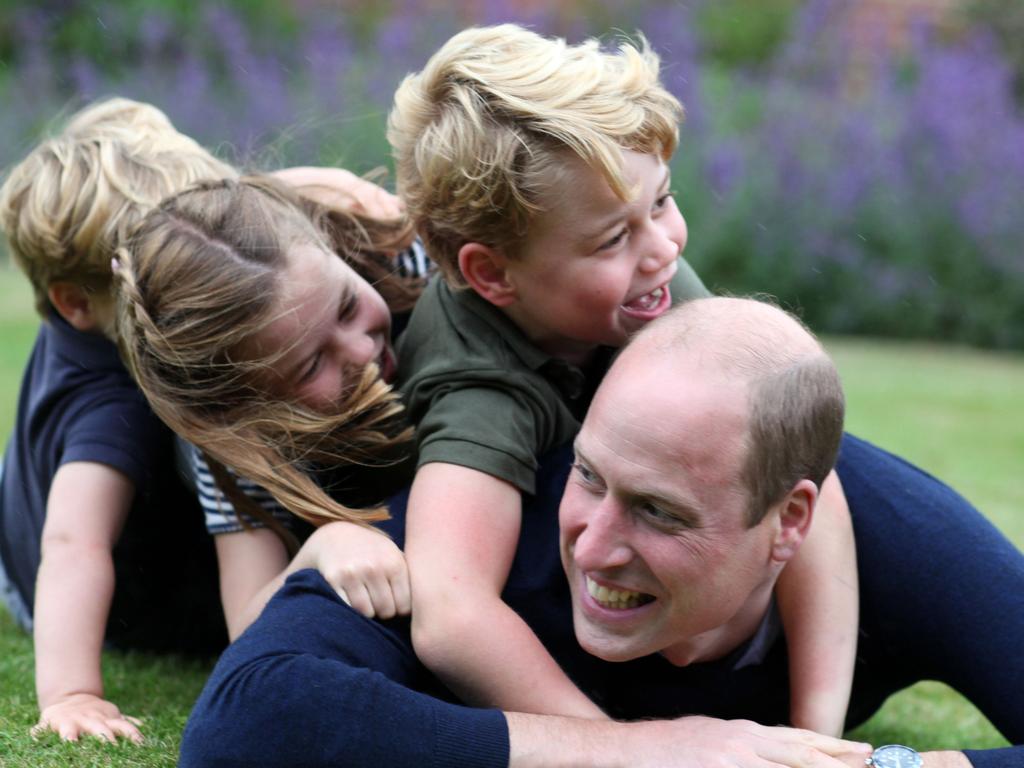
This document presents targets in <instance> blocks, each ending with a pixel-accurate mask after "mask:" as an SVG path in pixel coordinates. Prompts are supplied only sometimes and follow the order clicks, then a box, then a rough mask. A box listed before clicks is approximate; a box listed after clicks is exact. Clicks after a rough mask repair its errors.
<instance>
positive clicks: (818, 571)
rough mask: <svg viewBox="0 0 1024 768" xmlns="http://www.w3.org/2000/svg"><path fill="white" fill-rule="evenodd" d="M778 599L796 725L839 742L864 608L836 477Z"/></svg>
mask: <svg viewBox="0 0 1024 768" xmlns="http://www.w3.org/2000/svg"><path fill="white" fill-rule="evenodd" d="M776 591H777V595H778V601H779V611H780V614H781V616H782V621H783V624H784V626H785V631H786V643H787V645H788V647H789V657H790V660H791V661H790V665H789V670H790V672H789V675H790V689H791V694H790V701H791V704H790V722H791V723H792V724H793V725H795V726H797V727H800V728H808V729H811V730H814V731H818V732H820V733H828V734H831V735H834V736H837V735H840V734H841V733H842V732H843V727H844V723H845V721H846V709H847V706H848V705H849V701H850V690H851V687H852V685H853V667H854V662H855V660H856V653H857V627H858V621H859V618H858V615H859V611H860V601H859V599H858V579H857V554H856V550H855V547H854V539H853V524H852V521H851V520H850V509H849V507H848V506H847V504H846V498H845V496H844V495H843V490H842V486H841V485H840V483H839V478H838V477H837V475H836V473H835V472H834V471H833V472H832V473H830V474H829V476H828V477H827V478H826V479H825V482H824V483H822V489H821V496H820V497H819V499H818V504H817V507H816V511H815V519H814V522H813V524H812V526H811V533H810V534H808V536H807V540H806V541H805V542H804V544H803V546H802V547H801V548H800V551H799V552H798V553H797V556H796V557H795V558H793V560H791V561H790V562H789V563H788V564H787V565H786V567H785V568H784V569H783V570H782V574H781V575H780V577H779V583H778V586H777V590H776Z"/></svg>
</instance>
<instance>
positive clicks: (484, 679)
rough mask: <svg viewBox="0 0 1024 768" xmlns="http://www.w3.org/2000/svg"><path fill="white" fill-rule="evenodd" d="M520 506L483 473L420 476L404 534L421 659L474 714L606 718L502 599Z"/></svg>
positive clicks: (514, 492)
mask: <svg viewBox="0 0 1024 768" xmlns="http://www.w3.org/2000/svg"><path fill="white" fill-rule="evenodd" d="M520 506H521V502H520V494H519V489H518V488H516V487H515V486H513V485H511V484H509V483H508V482H506V481H504V480H500V479H498V478H496V477H493V476H491V475H488V474H486V473H484V472H480V471H478V470H475V469H470V468H468V467H462V466H458V465H455V464H445V463H437V462H435V463H430V464H426V465H424V466H422V467H420V469H419V471H418V472H417V473H416V479H415V480H414V481H413V486H412V492H411V495H410V497H409V512H408V519H407V533H406V553H407V556H408V558H409V563H410V569H411V571H412V584H413V594H414V595H415V606H414V611H413V614H412V615H413V642H414V644H415V647H416V652H417V655H418V656H419V657H420V659H421V660H422V661H423V662H424V663H425V664H426V665H427V666H428V667H429V668H430V669H431V670H432V671H433V672H434V673H435V674H437V675H438V676H439V677H440V678H441V679H442V681H444V682H445V684H446V685H448V687H449V688H451V689H452V691H454V692H455V693H456V694H457V695H458V696H459V697H460V698H462V699H463V700H464V701H466V702H468V703H470V704H475V705H480V706H500V707H502V708H503V709H507V710H513V711H521V712H538V713H548V714H550V713H558V714H565V715H573V716H577V717H590V718H594V717H603V716H604V715H603V713H602V712H601V710H600V709H599V708H598V707H597V706H596V705H595V704H593V702H591V701H590V700H589V699H588V698H587V697H586V696H585V695H584V694H583V693H582V692H581V691H579V689H577V688H576V686H574V685H573V684H572V682H571V681H570V680H569V678H568V677H567V676H566V675H565V673H564V672H563V671H562V670H561V669H560V668H559V667H558V665H557V664H556V663H555V661H554V659H552V658H551V656H550V654H548V652H547V650H546V649H545V648H544V646H543V645H542V644H541V642H540V640H538V639H537V637H536V635H534V634H533V632H532V630H531V629H530V628H529V627H528V626H527V625H526V623H525V622H524V621H523V620H522V618H520V617H519V615H518V614H516V613H515V611H513V610H512V609H511V608H510V607H509V606H508V605H507V604H505V603H504V602H503V601H502V599H501V592H502V589H503V588H504V586H505V582H506V580H507V578H508V572H509V568H510V567H511V564H512V558H513V557H514V555H515V550H516V545H517V543H518V541H519V526H520V521H521V514H522V513H521V508H520ZM452 638H458V642H453V641H452Z"/></svg>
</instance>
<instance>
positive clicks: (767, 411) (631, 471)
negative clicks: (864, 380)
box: [560, 299, 843, 666]
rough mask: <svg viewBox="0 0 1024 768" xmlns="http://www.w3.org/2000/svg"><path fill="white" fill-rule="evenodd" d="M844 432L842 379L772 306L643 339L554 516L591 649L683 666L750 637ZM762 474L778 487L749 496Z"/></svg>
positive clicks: (614, 382)
mask: <svg viewBox="0 0 1024 768" xmlns="http://www.w3.org/2000/svg"><path fill="white" fill-rule="evenodd" d="M668 382H671V385H670V386H666V384H667V383H668ZM751 423H753V424H754V425H755V427H754V428H753V429H752V428H751ZM842 427H843V392H842V387H841V385H840V383H839V377H838V375H837V374H836V371H835V368H834V367H833V365H832V364H831V362H830V361H829V360H828V358H827V356H826V355H825V353H824V351H823V350H822V349H821V347H820V346H819V345H818V343H817V342H816V341H815V340H814V339H813V338H812V337H811V336H810V335H809V334H807V333H806V332H805V331H804V330H803V329H802V328H801V327H800V325H799V324H798V323H797V322H796V321H795V320H793V319H791V318H789V317H787V316H785V315H784V314H782V313H781V312H779V311H778V310H776V309H774V308H773V307H770V306H768V305H765V304H760V303H757V302H750V301H738V300H728V299H718V300H711V301H703V302H700V303H699V306H698V307H697V308H695V309H690V310H686V309H681V310H679V316H678V317H677V318H675V319H673V320H672V321H670V322H666V323H664V324H660V323H659V324H658V325H656V326H654V327H652V329H651V330H650V331H648V332H646V333H644V334H643V335H642V336H641V337H640V338H639V339H638V340H637V341H636V342H635V343H634V344H633V345H632V346H630V347H629V348H628V349H627V350H626V351H625V352H624V353H623V354H622V357H621V359H620V360H619V361H617V362H616V365H615V366H614V367H613V369H612V371H611V372H610V373H609V374H608V376H607V378H606V380H605V382H604V383H603V384H602V386H601V388H600V390H599V392H598V395H597V396H596V397H595V399H594V402H593V404H592V405H591V409H590V411H589V413H588V415H587V419H586V422H585V424H584V426H583V429H582V430H581V432H580V435H579V436H578V438H577V439H576V446H575V449H576V460H575V463H574V465H573V471H572V475H571V477H570V480H569V483H568V485H567V486H566V489H565V495H564V497H563V500H562V505H561V520H560V522H561V538H562V561H563V565H564V567H565V570H566V574H567V575H568V578H569V585H570V589H571V590H572V604H573V620H574V623H575V627H576V636H577V638H578V640H579V642H580V644H581V645H582V646H583V648H584V649H585V650H587V651H589V652H590V653H592V654H594V655H596V656H599V657H601V658H603V659H606V660H608V661H624V660H628V659H634V658H637V657H639V656H644V655H647V654H651V653H660V654H662V655H663V656H664V657H665V658H666V659H667V660H668V661H669V662H671V663H672V664H674V665H678V666H684V665H688V664H693V663H695V662H701V661H713V660H716V659H720V658H722V657H723V656H725V655H726V654H728V653H730V652H731V651H733V650H734V649H735V648H736V647H737V646H738V645H740V644H741V643H742V642H743V641H745V640H747V639H748V638H750V637H751V636H753V635H754V633H755V632H756V631H757V629H758V627H759V626H760V625H761V624H762V622H763V619H764V617H765V615H766V614H767V613H768V609H769V606H770V605H771V602H772V594H773V589H774V586H775V582H776V579H777V578H778V576H779V573H780V572H781V570H782V568H783V566H784V565H785V564H786V563H787V562H788V561H789V560H790V559H791V558H792V557H793V556H794V555H795V554H796V552H797V551H798V549H799V546H800V544H801V542H802V541H803V539H804V538H805V536H806V534H807V532H808V530H809V528H810V522H811V517H812V512H813V510H814V506H815V502H816V500H817V495H818V489H819V488H820V486H821V483H822V482H823V481H824V479H825V477H826V475H828V473H829V472H830V471H831V469H832V467H833V465H834V463H835V456H836V452H837V450H838V448H839V441H840V438H841V436H842ZM773 463H774V465H775V467H774V469H772V468H771V464H773ZM766 465H768V466H766ZM763 469H768V470H769V471H774V473H775V474H776V475H778V476H779V482H775V483H772V484H770V485H768V486H766V484H765V483H757V484H756V485H755V486H754V488H753V489H752V488H751V487H750V485H749V484H748V478H750V477H751V476H754V477H757V476H759V474H760V473H761V471H762V470H763ZM755 493H756V495H755Z"/></svg>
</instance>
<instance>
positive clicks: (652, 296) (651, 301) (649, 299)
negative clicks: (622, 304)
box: [626, 287, 665, 310]
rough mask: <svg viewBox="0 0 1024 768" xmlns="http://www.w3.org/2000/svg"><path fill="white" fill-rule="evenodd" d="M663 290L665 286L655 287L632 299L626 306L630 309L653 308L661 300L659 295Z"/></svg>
mask: <svg viewBox="0 0 1024 768" xmlns="http://www.w3.org/2000/svg"><path fill="white" fill-rule="evenodd" d="M664 292H665V288H664V287H662V288H655V289H654V290H653V291H651V292H650V293H648V294H646V295H644V296H641V297H639V298H637V299H633V300H632V301H631V302H629V303H628V304H627V305H626V306H627V307H629V308H630V309H645V310H646V309H654V308H655V307H656V306H658V303H659V302H660V301H661V295H662V294H663V293H664Z"/></svg>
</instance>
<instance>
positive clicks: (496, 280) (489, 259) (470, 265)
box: [458, 243, 516, 307]
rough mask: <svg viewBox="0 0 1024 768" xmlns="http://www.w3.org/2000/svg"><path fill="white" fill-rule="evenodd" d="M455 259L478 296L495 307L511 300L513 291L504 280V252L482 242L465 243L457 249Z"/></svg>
mask: <svg viewBox="0 0 1024 768" xmlns="http://www.w3.org/2000/svg"><path fill="white" fill-rule="evenodd" d="M458 258H459V271H460V272H462V277H463V278H465V280H466V282H467V283H469V286H470V287H471V288H472V289H473V290H474V291H476V292H477V293H478V294H480V296H481V297H483V298H484V299H486V300H487V301H489V302H490V303H491V304H493V305H494V306H496V307H507V306H509V305H510V304H512V303H513V302H515V300H516V290H515V286H513V285H512V283H511V282H510V281H509V279H508V270H507V266H508V259H506V258H505V256H504V254H502V253H501V252H500V251H497V250H495V249H494V248H490V247H488V246H486V245H483V244H482V243H466V244H465V245H463V246H462V247H461V248H459V256H458Z"/></svg>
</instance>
